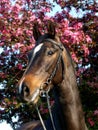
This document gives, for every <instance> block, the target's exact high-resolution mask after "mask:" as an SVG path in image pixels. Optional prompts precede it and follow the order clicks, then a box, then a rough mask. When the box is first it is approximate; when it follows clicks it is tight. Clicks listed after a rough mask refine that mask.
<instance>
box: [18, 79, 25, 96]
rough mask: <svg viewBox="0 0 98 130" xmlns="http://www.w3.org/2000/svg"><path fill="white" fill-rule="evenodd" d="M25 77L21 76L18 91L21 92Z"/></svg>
mask: <svg viewBox="0 0 98 130" xmlns="http://www.w3.org/2000/svg"><path fill="white" fill-rule="evenodd" d="M24 79H25V77H23V79H22V80H21V82H20V84H19V93H20V94H21V91H22V83H23V81H24Z"/></svg>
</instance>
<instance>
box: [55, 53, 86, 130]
mask: <svg viewBox="0 0 98 130" xmlns="http://www.w3.org/2000/svg"><path fill="white" fill-rule="evenodd" d="M67 56H69V54H67ZM63 59H64V62H65V64H66V66H65V69H64V79H63V81H62V83H61V84H60V85H59V86H57V87H55V88H56V89H55V92H56V96H55V97H56V98H55V99H56V106H58V107H57V108H58V109H59V110H57V111H58V112H59V116H60V117H61V118H59V119H60V120H61V121H60V122H61V123H62V125H61V126H62V130H86V129H87V128H86V125H85V121H84V116H83V111H82V107H81V102H80V98H79V92H78V88H77V83H76V78H75V73H74V68H73V65H72V61H71V59H70V57H63ZM68 61H69V62H68ZM65 124H66V125H65Z"/></svg>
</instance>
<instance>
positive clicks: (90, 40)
mask: <svg viewBox="0 0 98 130" xmlns="http://www.w3.org/2000/svg"><path fill="white" fill-rule="evenodd" d="M86 41H87V43H92V39H91V38H90V36H88V35H86Z"/></svg>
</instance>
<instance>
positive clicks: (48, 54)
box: [18, 23, 87, 130]
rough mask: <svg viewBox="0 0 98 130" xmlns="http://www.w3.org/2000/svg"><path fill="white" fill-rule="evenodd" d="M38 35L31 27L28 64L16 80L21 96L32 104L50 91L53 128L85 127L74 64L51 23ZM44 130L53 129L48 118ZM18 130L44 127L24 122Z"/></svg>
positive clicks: (85, 129)
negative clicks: (52, 98) (30, 47)
mask: <svg viewBox="0 0 98 130" xmlns="http://www.w3.org/2000/svg"><path fill="white" fill-rule="evenodd" d="M47 30H48V31H47V33H45V34H44V35H42V34H41V32H40V31H39V29H38V27H37V26H34V29H33V35H34V38H35V41H36V43H35V47H34V48H33V49H32V50H31V52H30V53H29V54H28V61H29V62H28V66H27V68H26V70H25V72H24V74H23V76H22V78H21V79H20V81H19V83H18V86H19V87H18V89H19V94H20V95H21V97H22V98H23V99H24V100H25V101H27V102H29V103H32V104H34V105H36V104H37V103H38V101H39V98H40V95H41V93H42V92H44V91H45V92H47V91H48V92H50V91H52V92H53V95H54V100H55V104H54V107H53V110H52V114H53V121H54V124H55V129H56V130H87V126H86V123H85V118H84V113H83V110H82V104H81V100H80V96H79V90H78V87H77V82H76V75H75V69H74V64H73V61H72V58H71V55H70V52H69V50H68V48H67V47H66V45H63V44H62V43H61V41H60V38H59V36H58V34H57V33H56V27H55V24H54V23H50V24H49V25H48V26H47ZM44 123H45V126H46V129H47V130H54V129H53V127H52V124H51V120H50V118H49V119H47V120H46V121H45V122H44ZM18 130H44V129H43V127H42V125H41V123H40V121H32V122H30V123H26V124H25V125H23V126H22V127H20V128H19V129H18Z"/></svg>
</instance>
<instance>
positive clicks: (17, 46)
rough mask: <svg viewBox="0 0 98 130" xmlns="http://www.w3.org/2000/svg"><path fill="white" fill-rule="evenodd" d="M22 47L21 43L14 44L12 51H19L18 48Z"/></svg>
mask: <svg viewBox="0 0 98 130" xmlns="http://www.w3.org/2000/svg"><path fill="white" fill-rule="evenodd" d="M23 46H24V45H23V44H21V43H16V44H15V45H14V49H16V50H17V49H19V48H20V47H23Z"/></svg>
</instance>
